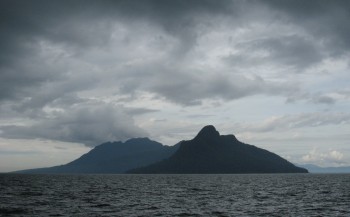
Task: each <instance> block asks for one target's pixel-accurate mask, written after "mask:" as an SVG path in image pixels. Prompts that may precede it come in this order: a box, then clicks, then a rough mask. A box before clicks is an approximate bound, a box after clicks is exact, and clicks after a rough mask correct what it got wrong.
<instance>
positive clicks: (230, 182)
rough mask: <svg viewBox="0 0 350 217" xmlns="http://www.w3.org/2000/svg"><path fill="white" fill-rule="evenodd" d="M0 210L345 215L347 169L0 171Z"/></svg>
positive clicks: (349, 203) (349, 201)
mask: <svg viewBox="0 0 350 217" xmlns="http://www.w3.org/2000/svg"><path fill="white" fill-rule="evenodd" d="M0 216H350V175H349V174H343V175H325V174H320V175H317V174H271V175H270V174H264V175H19V174H0Z"/></svg>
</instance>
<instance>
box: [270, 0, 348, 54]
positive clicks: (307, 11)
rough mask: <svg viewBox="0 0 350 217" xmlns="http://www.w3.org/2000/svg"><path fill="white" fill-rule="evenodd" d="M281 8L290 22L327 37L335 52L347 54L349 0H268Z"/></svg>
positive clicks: (275, 7) (325, 43) (272, 4)
mask: <svg viewBox="0 0 350 217" xmlns="http://www.w3.org/2000/svg"><path fill="white" fill-rule="evenodd" d="M265 3H267V4H268V5H270V6H271V7H272V9H276V10H278V11H279V12H281V14H283V15H282V17H283V18H282V19H285V22H286V23H289V22H293V23H296V24H298V25H299V26H301V27H303V28H305V30H306V31H307V32H309V33H310V34H311V35H312V36H314V37H315V38H316V39H320V40H322V41H323V43H324V45H325V46H326V47H327V49H329V50H328V52H329V54H330V55H332V56H338V55H343V54H344V53H348V52H349V48H350V26H349V25H348V22H347V21H348V20H349V19H350V10H349V9H350V2H349V1H341V0H335V1H327V0H310V1H298V0H297V1H279V0H267V1H265Z"/></svg>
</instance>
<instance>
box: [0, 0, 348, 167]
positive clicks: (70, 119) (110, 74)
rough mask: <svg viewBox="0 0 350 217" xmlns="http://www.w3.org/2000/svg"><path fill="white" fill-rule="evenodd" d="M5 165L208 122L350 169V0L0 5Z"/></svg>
mask: <svg viewBox="0 0 350 217" xmlns="http://www.w3.org/2000/svg"><path fill="white" fill-rule="evenodd" d="M0 8H1V12H0V16H1V18H0V48H1V53H0V172H4V171H11V170H17V169H27V168H34V167H42V166H53V165H58V164H64V163H67V162H69V161H71V160H73V159H75V158H77V157H79V156H80V155H82V154H83V153H85V152H87V151H89V150H90V149H91V148H92V147H94V146H96V145H99V144H101V143H103V142H106V141H118V140H123V141H124V140H126V139H128V138H133V137H146V136H147V137H150V138H151V139H153V140H156V141H159V142H161V143H163V144H166V145H173V144H175V143H177V142H178V141H180V140H183V139H191V138H192V137H194V136H195V135H196V133H197V132H198V131H199V130H200V129H201V128H202V127H203V126H205V125H208V124H212V125H214V126H215V127H216V128H217V130H219V131H220V132H221V134H235V135H236V136H237V138H238V139H239V140H241V141H243V142H245V143H249V144H253V145H256V146H258V147H261V148H265V149H268V150H270V151H272V152H275V153H277V154H279V155H281V156H282V157H285V158H287V159H288V160H290V161H292V162H293V163H300V164H304V163H313V164H317V165H321V166H341V165H350V144H349V141H350V110H349V108H350V72H349V68H350V67H349V60H350V25H349V20H350V1H341V0H338V1H337V0H335V1H322V0H317V1H312V0H308V1H303V0H300V1H298V0H295V1H281V0H275V1H273V0H270V1H254V0H252V1H243V0H241V1H239V0H237V1H225V0H222V1H214V0H212V1H205V0H180V1H175V0H172V1H170V0H169V1H167V0H143V1H134V0H125V1H85V0H84V1H46V0H45V1H44V0H43V1H36V0H32V1H22V0H18V1H17V0H5V1H4V0H1V1H0Z"/></svg>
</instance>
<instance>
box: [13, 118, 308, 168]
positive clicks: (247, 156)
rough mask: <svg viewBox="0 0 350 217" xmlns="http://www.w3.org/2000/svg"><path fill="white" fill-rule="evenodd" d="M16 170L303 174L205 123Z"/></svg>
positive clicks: (109, 144)
mask: <svg viewBox="0 0 350 217" xmlns="http://www.w3.org/2000/svg"><path fill="white" fill-rule="evenodd" d="M16 172H17V173H116V174H120V173H194V174H195V173H307V172H308V171H307V170H306V169H304V168H299V167H296V166H295V165H293V164H292V163H290V162H288V161H287V160H285V159H283V158H282V157H280V156H278V155H277V154H274V153H272V152H269V151H267V150H264V149H261V148H258V147H256V146H253V145H249V144H245V143H243V142H240V141H239V140H238V139H237V138H236V137H235V136H234V135H233V134H229V135H220V133H219V132H218V131H217V130H216V129H215V127H214V126H212V125H208V126H205V127H203V128H202V129H201V130H200V131H199V132H198V134H197V135H196V136H195V137H194V138H193V139H191V140H187V141H186V140H183V141H181V142H179V143H177V144H176V145H174V146H164V145H162V144H161V143H159V142H156V141H153V140H150V139H149V138H133V139H129V140H127V141H125V142H121V141H118V142H106V143H103V144H101V145H98V146H96V147H95V148H93V149H92V150H90V151H89V152H88V153H86V154H84V155H82V156H81V157H79V158H78V159H76V160H73V161H72V162H69V163H67V164H65V165H60V166H55V167H48V168H38V169H30V170H22V171H16Z"/></svg>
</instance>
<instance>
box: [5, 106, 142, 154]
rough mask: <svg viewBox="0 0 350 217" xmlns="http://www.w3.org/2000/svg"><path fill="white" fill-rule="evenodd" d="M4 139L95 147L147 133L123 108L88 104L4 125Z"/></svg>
mask: <svg viewBox="0 0 350 217" xmlns="http://www.w3.org/2000/svg"><path fill="white" fill-rule="evenodd" d="M0 129H1V131H2V134H1V137H3V138H10V139H37V138H39V139H49V140H57V141H64V142H74V143H83V144H85V145H87V146H91V147H93V146H96V145H99V144H101V143H103V142H106V141H120V140H126V139H129V138H134V137H144V136H147V133H146V132H145V131H144V130H142V129H140V128H139V127H137V126H136V125H135V124H134V121H133V119H132V118H131V117H130V116H129V115H127V114H126V113H125V112H124V111H123V110H122V109H120V108H117V107H114V106H111V105H99V106H96V105H89V106H78V107H72V108H70V109H66V110H64V111H61V112H54V113H52V114H51V117H47V118H42V119H40V120H38V121H36V122H35V123H33V124H31V125H27V126H18V125H17V126H16V125H12V126H1V127H0Z"/></svg>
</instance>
